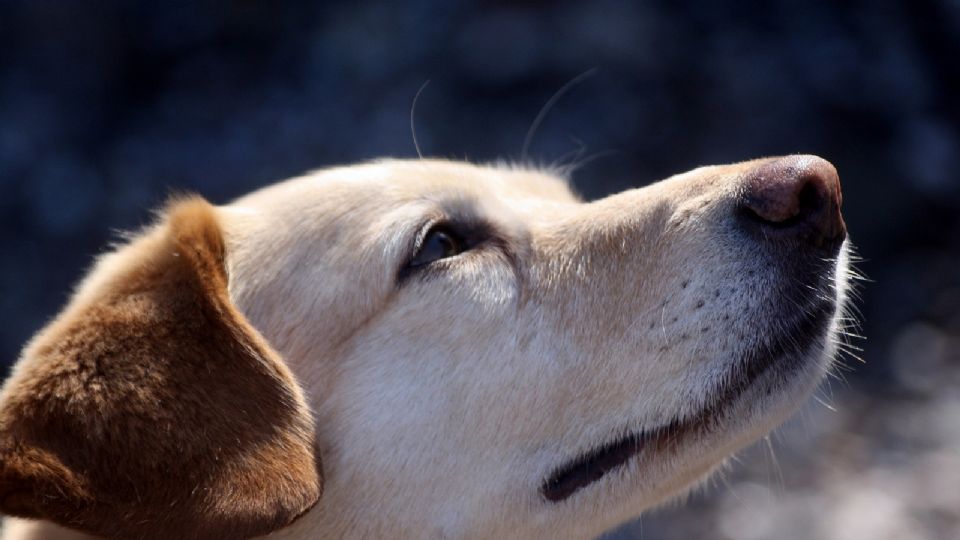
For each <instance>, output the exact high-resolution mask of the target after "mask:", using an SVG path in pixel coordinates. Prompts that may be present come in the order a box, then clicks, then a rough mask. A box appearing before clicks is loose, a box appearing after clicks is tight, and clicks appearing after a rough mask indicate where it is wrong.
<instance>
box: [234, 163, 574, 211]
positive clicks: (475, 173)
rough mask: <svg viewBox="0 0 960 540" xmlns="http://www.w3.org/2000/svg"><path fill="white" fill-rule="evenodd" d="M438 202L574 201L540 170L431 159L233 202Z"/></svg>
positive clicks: (314, 180) (361, 168) (330, 176)
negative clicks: (453, 200)
mask: <svg viewBox="0 0 960 540" xmlns="http://www.w3.org/2000/svg"><path fill="white" fill-rule="evenodd" d="M443 199H460V200H464V199H465V200H472V201H477V202H484V201H488V202H495V203H497V204H498V205H504V206H513V207H516V208H517V209H526V208H530V207H536V206H538V205H541V204H542V205H550V204H569V203H577V202H579V199H578V197H577V196H576V195H575V194H574V193H573V191H572V190H571V189H570V186H569V185H568V182H567V180H566V179H564V178H563V177H561V176H560V175H557V174H553V173H551V172H549V171H546V170H539V169H535V168H529V167H522V166H517V165H511V164H505V163H498V164H492V165H473V164H469V163H463V162H452V161H446V160H437V159H421V160H381V161H375V162H370V163H366V164H362V165H353V166H349V167H335V168H330V169H323V170H320V171H316V172H313V173H310V174H307V175H305V176H302V177H299V178H294V179H291V180H287V181H285V182H281V183H279V184H275V185H272V186H269V187H266V188H264V189H261V190H258V191H255V192H253V193H251V194H249V195H247V196H245V197H242V198H241V199H238V200H237V201H235V203H234V206H237V207H247V208H251V209H258V208H259V209H268V208H278V207H279V208H288V209H296V208H303V207H307V206H309V207H317V206H320V207H323V206H328V205H331V204H334V205H337V204H338V203H337V201H340V200H342V201H344V202H345V203H349V204H350V205H351V206H353V207H356V208H357V209H360V207H362V206H366V207H368V208H380V209H382V208H383V207H389V206H393V205H399V204H403V203H407V202H411V201H431V200H434V201H439V200H443Z"/></svg>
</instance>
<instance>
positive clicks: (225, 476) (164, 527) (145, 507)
mask: <svg viewBox="0 0 960 540" xmlns="http://www.w3.org/2000/svg"><path fill="white" fill-rule="evenodd" d="M224 256H225V253H224V241H223V237H222V235H221V231H220V227H219V225H218V223H217V219H216V215H215V213H214V210H213V208H212V207H211V206H210V205H209V204H207V203H206V202H204V201H203V200H201V199H188V200H184V201H181V202H177V203H174V204H172V205H171V207H170V208H169V210H168V212H167V217H166V218H165V219H164V220H163V221H162V222H161V223H160V224H159V225H158V226H157V227H155V228H154V229H152V230H151V231H149V232H147V233H146V234H145V235H144V236H142V237H141V238H140V239H138V240H136V241H134V242H133V243H131V244H130V245H128V246H126V247H124V248H123V249H121V250H120V251H119V252H118V253H116V254H113V255H110V256H108V257H107V258H106V259H105V260H103V261H101V262H100V264H98V266H97V267H96V268H95V269H94V271H93V272H92V273H91V276H90V278H88V279H87V281H86V282H85V283H84V285H83V286H82V287H81V288H80V289H79V291H78V293H77V294H76V295H75V296H74V298H73V300H72V301H71V303H70V305H69V306H68V307H67V308H66V309H65V311H64V312H63V313H62V314H61V315H60V316H59V317H58V318H57V319H56V320H55V321H54V322H53V323H51V324H50V325H49V326H48V327H47V328H45V329H44V330H43V331H42V332H41V333H40V334H39V335H38V336H37V337H35V338H34V340H33V341H32V342H31V343H30V344H29V345H28V347H27V348H26V349H25V351H24V354H23V356H22V357H21V359H20V361H19V363H18V364H17V365H16V366H15V368H14V372H13V375H12V376H11V377H10V379H9V380H7V382H6V383H5V384H4V386H3V389H2V391H0V512H2V513H4V514H8V515H14V516H20V517H28V518H39V519H47V520H50V521H54V522H56V523H59V524H61V525H64V526H67V527H71V528H75V529H79V530H82V531H85V532H88V533H93V534H98V535H103V536H107V537H120V538H157V539H161V538H162V539H169V538H247V537H250V536H255V535H261V534H266V533H268V532H270V531H273V530H276V529H278V528H281V527H283V526H285V525H287V524H289V523H290V522H292V521H293V520H294V519H296V518H297V517H298V516H300V515H301V514H303V513H304V512H305V511H307V510H308V509H309V508H310V507H311V506H313V505H314V504H315V503H316V501H317V499H318V498H319V497H320V491H321V485H322V478H321V474H320V462H319V459H318V456H317V455H316V453H315V446H314V433H313V422H312V420H311V418H310V414H309V411H308V408H307V406H306V404H305V401H304V398H303V396H302V393H301V391H300V388H299V387H298V385H297V383H296V381H295V380H294V378H293V376H292V375H291V373H290V371H289V370H288V369H287V367H286V366H285V365H284V363H283V361H282V360H281V359H280V357H279V356H278V354H277V353H276V352H275V351H274V350H273V349H271V348H270V346H269V345H268V344H267V343H266V341H265V340H264V339H263V338H262V337H261V336H260V335H259V334H258V333H257V332H256V330H254V329H253V327H252V326H251V325H250V324H249V323H248V322H247V321H246V320H245V319H244V317H243V316H242V315H241V314H240V313H239V312H238V311H237V309H236V308H235V307H234V306H233V305H232V303H231V302H230V299H229V297H228V294H227V272H226V269H225V266H224Z"/></svg>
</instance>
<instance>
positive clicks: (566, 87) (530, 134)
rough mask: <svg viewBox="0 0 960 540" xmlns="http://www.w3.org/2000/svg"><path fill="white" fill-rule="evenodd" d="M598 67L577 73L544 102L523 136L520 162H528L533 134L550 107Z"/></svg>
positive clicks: (592, 73)
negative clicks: (528, 152)
mask: <svg viewBox="0 0 960 540" xmlns="http://www.w3.org/2000/svg"><path fill="white" fill-rule="evenodd" d="M597 70H598V68H591V69H588V70H587V71H584V72H583V73H581V74H579V75H577V76H576V77H574V78H573V79H570V81H568V82H567V84H565V85H563V86H561V87H560V89H559V90H557V91H556V93H555V94H553V96H551V97H550V99H548V100H547V102H546V103H544V104H543V107H541V108H540V112H538V113H537V116H536V117H535V118H534V119H533V123H531V124H530V129H528V130H527V135H526V136H525V137H524V138H523V147H522V148H521V150H520V162H521V163H526V161H527V151H528V150H530V143H531V142H533V136H534V135H536V133H537V129H539V128H540V124H542V123H543V120H544V119H545V118H546V117H547V113H549V112H550V109H552V108H553V106H554V105H556V104H557V102H558V101H560V98H562V97H563V95H564V94H566V93H567V92H568V91H569V90H570V89H571V88H573V87H574V86H576V85H578V84H580V83H581V82H582V81H583V80H584V79H587V78H588V77H591V76H592V75H594V74H595V73H596V72H597Z"/></svg>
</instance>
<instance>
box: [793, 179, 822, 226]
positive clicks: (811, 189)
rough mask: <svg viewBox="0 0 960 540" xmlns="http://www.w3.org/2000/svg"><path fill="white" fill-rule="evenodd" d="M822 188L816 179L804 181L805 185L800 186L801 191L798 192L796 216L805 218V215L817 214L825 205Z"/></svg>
mask: <svg viewBox="0 0 960 540" xmlns="http://www.w3.org/2000/svg"><path fill="white" fill-rule="evenodd" d="M820 192H821V189H820V188H819V187H818V186H817V182H816V180H814V179H808V181H806V182H804V184H803V186H802V187H801V188H800V193H798V194H797V207H798V211H797V215H796V216H794V217H795V218H803V217H804V216H810V215H813V214H816V213H817V212H819V211H820V210H821V209H823V206H824V200H823V197H822V196H821V193H820Z"/></svg>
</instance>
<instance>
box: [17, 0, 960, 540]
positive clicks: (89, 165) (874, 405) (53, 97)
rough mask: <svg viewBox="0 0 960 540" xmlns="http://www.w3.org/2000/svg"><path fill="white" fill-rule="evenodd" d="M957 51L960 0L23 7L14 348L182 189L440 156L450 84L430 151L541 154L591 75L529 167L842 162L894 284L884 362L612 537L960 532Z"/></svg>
mask: <svg viewBox="0 0 960 540" xmlns="http://www.w3.org/2000/svg"><path fill="white" fill-rule="evenodd" d="M958 58H960V2H957V1H955V0H943V1H940V2H936V1H928V0H920V1H911V2H907V1H904V2H890V1H877V2H869V3H868V2H834V1H811V0H803V1H801V0H797V1H773V2H763V3H756V4H754V3H739V2H738V3H730V4H726V5H724V4H723V3H719V2H708V1H694V2H626V1H611V0H589V1H580V2H573V1H537V0H524V1H512V2H511V1H499V2H498V1H489V2H469V1H452V0H412V1H406V2H397V1H386V0H384V1H380V2H368V1H364V2H349V3H346V2H344V3H337V2H294V1H285V2H254V1H249V0H246V1H226V0H221V1H215V0H195V1H190V2H186V1H167V2H146V1H144V2H119V1H87V2H77V1H70V0H65V1H64V0H0V195H2V196H0V243H2V244H0V247H2V251H0V253H2V258H0V317H2V321H3V324H2V325H0V364H4V365H9V364H10V363H12V362H13V361H14V360H15V359H16V357H17V355H18V351H19V349H20V347H21V346H22V344H23V343H24V342H25V341H26V340H27V339H28V338H29V337H30V335H31V334H32V333H33V332H35V331H36V330H37V329H39V328H40V327H41V326H42V325H43V323H44V322H45V321H46V320H48V319H49V318H50V317H51V316H53V315H54V314H55V313H56V312H57V310H58V308H59V307H60V306H61V305H62V304H63V303H64V301H65V300H66V298H67V296H68V294H69V291H70V288H71V286H72V284H73V283H74V282H75V281H76V280H77V279H78V278H79V277H80V276H81V275H82V273H83V271H84V269H85V268H87V267H88V266H89V265H90V263H91V261H92V259H93V257H94V256H95V255H97V254H98V253H101V252H102V250H103V249H105V246H106V245H107V243H108V241H109V240H110V239H112V238H115V231H116V230H124V229H131V228H135V227H137V226H139V225H140V224H142V223H145V222H147V221H148V220H149V219H150V214H149V210H150V209H151V208H153V207H156V206H157V205H158V204H160V203H161V202H162V201H163V200H164V199H165V197H166V196H167V195H168V194H169V193H170V192H171V190H175V191H184V190H189V191H196V192H199V193H201V194H203V195H205V196H206V197H207V198H209V199H211V200H212V201H214V202H226V201H227V200H229V199H230V198H232V197H234V196H237V195H240V194H242V193H245V192H247V191H249V190H251V189H253V188H256V187H258V186H262V185H265V184H268V183H271V182H274V181H277V180H280V179H283V178H285V177H287V176H290V175H294V174H297V173H301V172H303V171H306V170H309V169H312V168H318V167H323V166H327V165H331V164H339V163H346V162H353V161H358V160H366V159H371V158H375V157H380V156H407V157H409V156H415V155H416V154H415V150H414V146H413V142H412V138H411V134H410V127H409V113H410V108H411V104H412V101H413V97H414V95H415V94H416V93H417V91H418V89H419V88H420V87H421V85H423V84H424V82H425V81H427V80H429V81H430V83H429V85H428V86H427V87H426V88H425V89H424V91H423V93H422V94H421V96H420V98H419V101H418V104H417V110H416V124H417V135H418V138H419V141H420V146H421V148H422V149H423V151H424V153H425V154H428V155H432V156H440V157H450V158H458V159H462V158H466V159H470V160H473V161H491V160H495V159H499V158H503V159H508V160H509V159H519V158H520V157H521V148H522V146H523V141H524V137H525V135H526V133H527V130H528V128H529V127H530V125H531V123H532V122H533V120H534V118H535V117H536V116H537V113H538V111H539V110H540V108H541V106H543V104H544V103H545V102H547V100H548V99H549V98H550V97H551V96H552V95H554V93H555V92H557V91H558V90H559V89H560V88H561V87H562V86H563V85H564V84H565V83H567V82H568V81H570V80H572V79H574V78H576V77H577V76H578V75H581V74H583V73H585V72H587V71H588V70H595V71H593V72H591V73H590V76H588V77H584V78H583V79H582V80H581V82H579V84H578V85H576V86H575V87H572V88H570V89H569V91H568V92H566V93H565V94H564V95H563V96H562V98H561V99H560V100H559V101H558V102H557V104H556V106H555V107H553V109H552V110H551V111H550V113H549V115H548V116H546V118H545V120H544V121H543V123H542V125H541V126H540V129H539V130H538V131H537V133H536V136H535V137H534V139H533V140H532V144H531V146H530V151H529V156H530V160H531V161H533V162H536V163H544V164H548V163H554V162H560V163H565V162H568V161H571V160H573V159H585V160H586V163H585V164H584V165H583V166H582V167H581V168H580V169H578V170H577V172H576V173H575V174H574V177H573V180H574V183H575V185H576V187H577V188H578V190H579V191H580V192H581V193H583V194H584V195H585V196H587V197H589V198H595V197H599V196H602V195H604V194H607V193H611V192H616V191H619V190H622V189H625V188H627V187H630V186H636V185H642V184H645V183H649V182H651V181H653V180H656V179H659V178H662V177H665V176H668V175H670V174H673V173H676V172H682V171H684V170H687V169H690V168H692V167H695V166H698V165H703V164H711V163H725V162H734V161H739V160H743V159H748V158H754V157H759V156H763V155H773V154H785V153H797V152H808V153H816V154H819V155H821V156H823V157H825V158H827V159H829V160H831V161H832V162H833V163H834V164H835V165H836V166H837V168H838V169H839V171H840V175H841V180H842V182H843V186H844V197H845V203H844V210H845V215H846V220H847V223H848V225H849V229H850V231H851V234H852V238H853V240H854V242H855V243H856V244H857V246H858V248H859V253H860V254H861V255H862V257H863V258H864V261H863V262H861V263H860V264H859V268H860V270H861V271H862V272H863V273H865V274H866V275H867V276H868V277H869V278H870V279H871V280H872V281H871V282H869V283H866V284H865V286H864V287H863V290H862V292H863V299H862V301H861V302H860V303H859V306H860V308H861V311H862V312H863V330H862V333H863V334H864V335H866V336H867V337H868V339H867V340H866V341H862V340H860V341H856V342H855V344H856V345H858V346H862V347H863V348H864V351H863V352H862V353H861V354H859V356H861V357H862V358H863V359H864V360H865V361H866V362H865V363H864V364H860V363H858V362H856V361H854V360H847V361H846V364H847V365H848V366H850V367H851V368H852V369H851V370H849V372H847V373H846V374H845V376H844V378H845V381H841V382H839V383H836V382H835V383H834V384H832V385H831V386H830V388H829V389H828V390H826V391H824V392H823V393H822V394H821V396H820V401H823V402H826V403H827V405H828V406H829V407H831V408H833V409H835V411H831V410H830V408H828V407H825V406H822V405H815V406H814V407H813V408H811V409H809V410H807V411H806V412H805V413H804V414H803V415H802V418H806V419H807V420H806V422H804V421H803V419H801V421H800V422H795V423H793V424H791V425H790V426H788V427H787V428H785V429H784V430H782V431H781V438H783V439H786V441H785V442H775V443H774V444H772V445H771V447H772V448H774V450H772V451H771V450H767V449H766V448H765V447H764V445H762V444H761V445H760V449H759V450H758V449H756V448H755V449H753V450H750V451H748V452H746V453H744V454H743V455H742V457H741V458H740V460H741V462H742V463H741V464H739V465H735V466H733V467H732V469H731V471H730V472H729V473H728V474H727V475H726V477H725V484H724V483H720V485H719V486H717V487H713V488H710V489H707V490H705V491H704V492H703V493H701V494H699V495H696V496H694V497H693V499H692V500H691V501H690V502H689V503H688V504H687V505H686V506H684V507H682V508H676V509H671V510H664V511H660V512H656V513H653V514H649V515H648V516H646V517H644V518H643V521H641V522H638V523H635V524H632V525H629V526H627V527H625V528H623V529H621V530H620V531H619V532H618V533H615V536H616V537H617V538H634V537H638V538H639V537H641V535H642V537H643V538H647V539H651V540H652V539H658V538H745V539H746V538H779V539H784V538H811V539H812V538H837V539H841V538H844V539H845V538H851V539H853V538H857V539H859V538H873V539H877V538H891V539H894V538H896V539H909V538H958V537H960V494H958V493H960V489H958V488H957V486H960V450H958V449H960V390H958V388H960V347H958V345H960V310H958V306H960V180H958V178H957V174H958V171H960V68H958V66H960V62H958ZM856 516H861V517H860V518H859V519H858V518H857V517H856ZM877 516H881V517H877ZM868 517H869V519H867V518H868ZM871 527H872V528H871ZM641 531H642V532H641Z"/></svg>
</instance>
